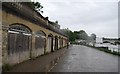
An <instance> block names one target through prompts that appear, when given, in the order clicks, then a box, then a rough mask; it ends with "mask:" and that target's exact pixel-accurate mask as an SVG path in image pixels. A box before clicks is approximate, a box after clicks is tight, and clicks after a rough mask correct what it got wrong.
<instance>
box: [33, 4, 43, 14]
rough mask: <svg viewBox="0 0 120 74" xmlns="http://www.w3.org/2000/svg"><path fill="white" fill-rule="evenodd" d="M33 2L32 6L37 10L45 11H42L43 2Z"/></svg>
mask: <svg viewBox="0 0 120 74" xmlns="http://www.w3.org/2000/svg"><path fill="white" fill-rule="evenodd" d="M31 4H32V7H33V8H34V9H35V10H37V11H40V12H41V13H43V11H42V8H43V6H42V5H41V3H39V2H31Z"/></svg>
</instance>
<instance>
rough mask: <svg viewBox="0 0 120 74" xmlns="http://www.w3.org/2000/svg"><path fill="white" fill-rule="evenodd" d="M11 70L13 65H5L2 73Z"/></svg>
mask: <svg viewBox="0 0 120 74" xmlns="http://www.w3.org/2000/svg"><path fill="white" fill-rule="evenodd" d="M11 68H12V67H11V65H9V64H4V65H3V66H2V71H9V70H10V69H11Z"/></svg>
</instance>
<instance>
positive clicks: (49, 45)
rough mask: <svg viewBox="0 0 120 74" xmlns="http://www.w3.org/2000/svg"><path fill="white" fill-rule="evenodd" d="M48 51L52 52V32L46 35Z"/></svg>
mask: <svg viewBox="0 0 120 74" xmlns="http://www.w3.org/2000/svg"><path fill="white" fill-rule="evenodd" d="M47 45H48V51H51V52H53V51H54V50H53V35H52V34H49V35H48V44H47Z"/></svg>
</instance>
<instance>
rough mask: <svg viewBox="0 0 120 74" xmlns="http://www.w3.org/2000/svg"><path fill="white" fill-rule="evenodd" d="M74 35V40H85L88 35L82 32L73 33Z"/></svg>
mask: <svg viewBox="0 0 120 74" xmlns="http://www.w3.org/2000/svg"><path fill="white" fill-rule="evenodd" d="M74 33H75V34H76V39H81V40H87V39H88V34H87V33H86V32H85V31H84V30H80V31H74Z"/></svg>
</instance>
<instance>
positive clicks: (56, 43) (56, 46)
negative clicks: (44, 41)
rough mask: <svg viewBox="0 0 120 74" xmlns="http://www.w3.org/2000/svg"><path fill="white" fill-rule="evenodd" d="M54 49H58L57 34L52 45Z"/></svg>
mask: <svg viewBox="0 0 120 74" xmlns="http://www.w3.org/2000/svg"><path fill="white" fill-rule="evenodd" d="M54 49H55V50H58V36H55V46H54Z"/></svg>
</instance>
